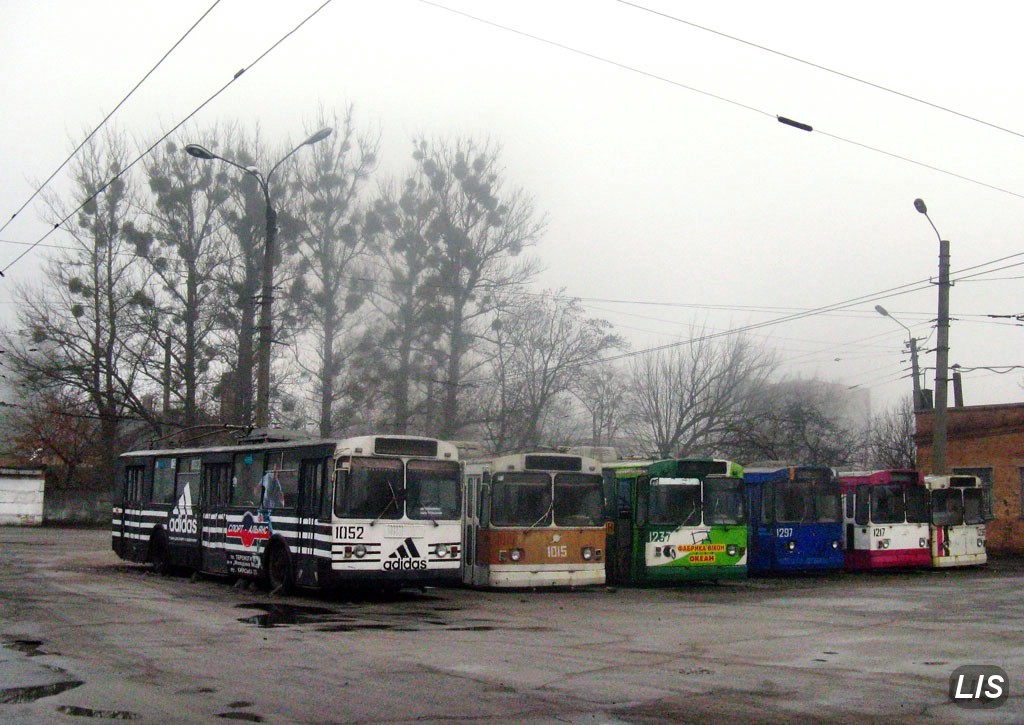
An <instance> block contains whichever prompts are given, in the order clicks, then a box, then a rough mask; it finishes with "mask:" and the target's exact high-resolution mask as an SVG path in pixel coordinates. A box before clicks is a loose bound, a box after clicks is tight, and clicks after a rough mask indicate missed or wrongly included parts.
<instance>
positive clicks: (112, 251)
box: [6, 132, 154, 485]
mask: <svg viewBox="0 0 1024 725" xmlns="http://www.w3.org/2000/svg"><path fill="white" fill-rule="evenodd" d="M126 161H127V149H126V145H125V143H124V141H123V139H122V138H121V137H120V136H119V135H118V134H117V133H116V132H109V133H107V134H105V135H104V136H103V138H102V140H94V141H93V142H91V143H90V144H88V145H86V146H85V147H84V148H83V149H82V151H81V153H80V155H79V156H78V157H77V159H76V161H75V166H74V180H75V187H74V189H75V196H74V198H73V199H72V200H71V201H64V200H61V199H58V198H51V199H49V200H48V203H49V204H50V206H51V213H52V214H53V215H54V216H55V217H57V218H58V219H63V218H64V217H66V216H68V212H67V209H68V208H69V207H70V208H76V207H79V209H78V211H77V212H76V213H75V214H74V215H72V216H71V217H70V218H69V219H68V221H67V222H65V223H64V224H63V225H62V227H61V228H62V229H63V230H64V231H65V232H66V233H67V234H68V235H69V236H70V238H71V239H72V241H73V242H74V245H75V246H74V247H73V248H70V249H69V250H68V251H65V252H61V253H59V254H58V255H57V256H56V257H54V258H52V259H51V260H50V261H49V263H48V264H47V267H46V280H47V286H46V287H45V289H43V288H33V287H31V286H29V285H18V286H16V288H15V297H16V298H17V300H18V323H19V326H20V327H21V328H22V329H23V330H24V331H26V333H27V335H28V338H27V340H26V338H24V337H22V336H21V335H8V336H6V338H7V339H6V343H7V344H6V347H7V351H8V359H9V360H10V362H11V364H12V367H13V368H14V370H15V372H16V373H17V374H18V376H19V377H20V379H21V380H22V382H23V383H25V384H26V385H27V386H28V387H29V388H30V389H33V390H36V391H45V390H54V391H64V392H66V393H68V394H76V393H77V394H81V396H82V397H83V398H84V400H86V401H88V405H89V414H90V415H93V416H95V417H96V418H97V419H98V420H99V428H100V430H99V436H98V438H97V445H98V455H99V458H100V459H101V460H102V461H103V465H102V466H101V467H100V469H99V471H98V478H97V483H98V484H99V485H107V484H109V481H111V480H112V475H113V474H112V469H113V465H114V463H115V460H116V456H117V454H118V453H119V452H120V451H119V450H118V446H119V443H118V434H119V426H120V423H121V421H122V418H123V417H124V416H126V415H130V414H132V413H134V414H136V415H149V414H150V411H149V407H148V406H146V405H145V404H144V403H143V400H142V397H141V393H142V389H143V386H142V385H141V384H140V381H141V379H142V378H143V376H142V370H143V364H144V361H145V360H147V359H148V358H151V357H152V356H153V353H154V350H153V348H152V345H151V343H150V342H149V338H148V336H147V335H146V334H145V331H146V330H148V329H151V327H152V320H151V319H148V318H147V317H148V310H149V306H148V304H147V299H149V297H148V295H147V294H146V293H145V292H144V290H146V289H147V280H146V279H145V277H144V276H143V274H142V272H141V271H140V265H138V264H137V262H136V258H135V256H134V255H133V254H132V252H133V248H132V245H131V244H130V243H129V242H128V240H127V239H126V238H125V235H124V228H125V225H126V224H127V223H128V222H129V221H130V220H131V215H132V213H133V210H134V209H136V208H137V204H136V203H135V200H134V194H135V192H134V188H133V186H132V185H131V183H130V180H129V179H128V178H127V177H126V176H124V175H122V173H121V172H122V170H123V169H125V168H126ZM82 199H84V200H85V202H84V204H82V203H81V200H82Z"/></svg>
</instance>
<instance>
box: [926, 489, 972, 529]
mask: <svg viewBox="0 0 1024 725" xmlns="http://www.w3.org/2000/svg"><path fill="white" fill-rule="evenodd" d="M932 523H933V524H935V525H936V526H962V525H963V523H964V501H963V497H962V496H961V495H960V491H959V489H955V488H943V489H938V490H936V491H932Z"/></svg>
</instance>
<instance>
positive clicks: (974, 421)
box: [914, 403, 1024, 554]
mask: <svg viewBox="0 0 1024 725" xmlns="http://www.w3.org/2000/svg"><path fill="white" fill-rule="evenodd" d="M948 413H949V415H948V424H947V436H946V438H947V443H946V465H947V467H948V468H950V469H952V468H953V467H970V468H991V469H992V509H993V511H992V512H993V514H994V515H995V519H994V520H993V521H991V522H989V525H988V527H987V537H986V538H987V543H988V550H989V551H992V552H997V553H1014V554H1024V518H1022V512H1021V497H1022V486H1021V476H1022V471H1024V403H1012V404H1007V405H977V406H969V407H964V408H950V409H949V411H948ZM916 418H917V428H916V430H917V432H916V434H915V436H914V438H915V441H916V443H917V467H918V470H920V471H922V472H923V473H926V474H927V473H931V471H932V421H933V413H932V411H923V412H919V413H917V415H916Z"/></svg>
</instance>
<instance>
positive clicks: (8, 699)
mask: <svg viewBox="0 0 1024 725" xmlns="http://www.w3.org/2000/svg"><path fill="white" fill-rule="evenodd" d="M84 684H85V683H84V682H82V681H81V680H64V681H62V682H51V683H49V684H46V685H33V686H30V687H8V688H6V689H3V690H0V705H10V704H14V703H21V702H35V701H36V700H41V699H43V698H44V697H52V696H53V695H59V694H60V693H62V692H64V691H65V690H71V689H74V688H76V687H81V686H82V685H84Z"/></svg>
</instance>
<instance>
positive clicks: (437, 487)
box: [405, 461, 462, 520]
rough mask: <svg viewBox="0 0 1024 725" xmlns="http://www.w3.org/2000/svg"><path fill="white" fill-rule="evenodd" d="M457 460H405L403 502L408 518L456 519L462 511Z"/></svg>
mask: <svg viewBox="0 0 1024 725" xmlns="http://www.w3.org/2000/svg"><path fill="white" fill-rule="evenodd" d="M460 490H461V489H460V485H459V464H458V463H455V462H454V461H409V464H408V474H407V480H406V493H405V504H406V510H407V512H408V515H409V518H410V519H431V520H437V519H457V518H459V515H460V514H461V511H462V497H461V494H460Z"/></svg>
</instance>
